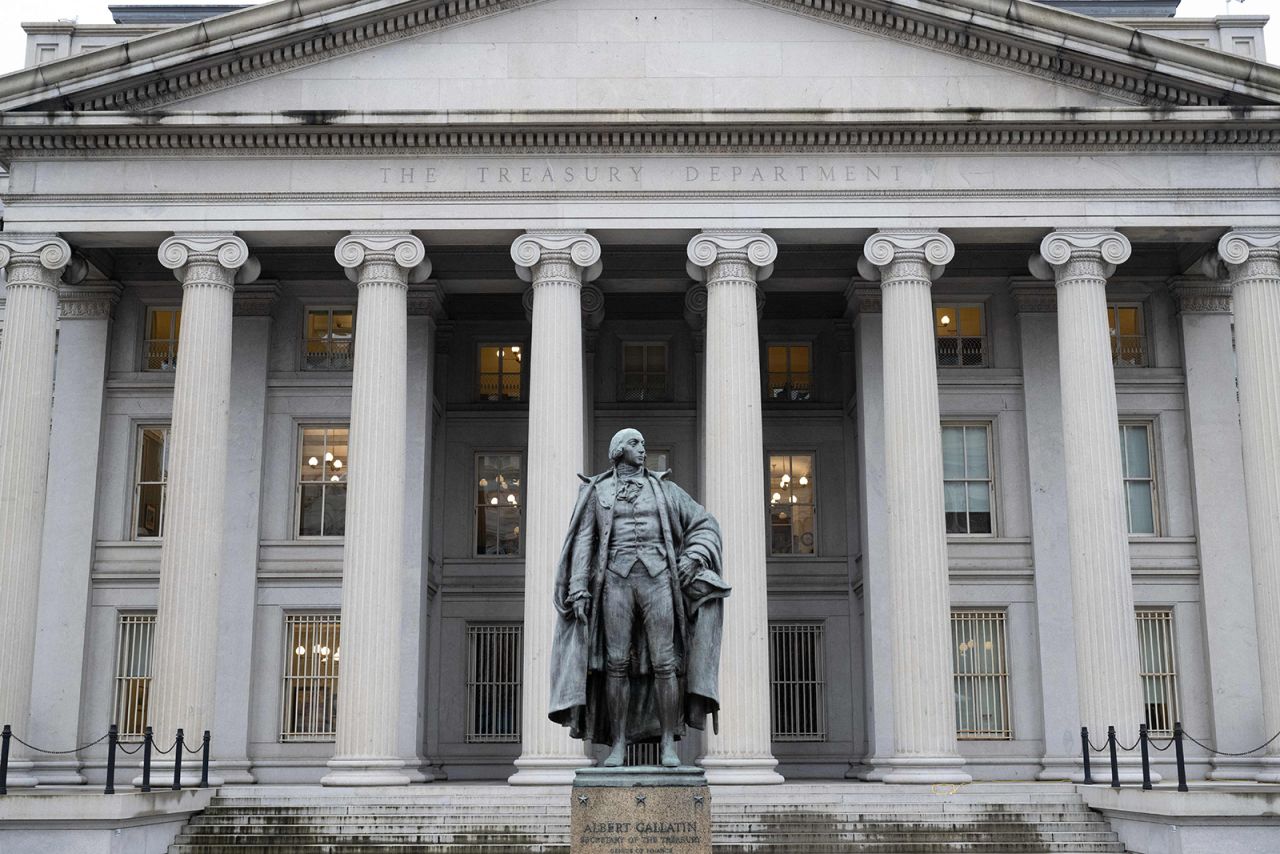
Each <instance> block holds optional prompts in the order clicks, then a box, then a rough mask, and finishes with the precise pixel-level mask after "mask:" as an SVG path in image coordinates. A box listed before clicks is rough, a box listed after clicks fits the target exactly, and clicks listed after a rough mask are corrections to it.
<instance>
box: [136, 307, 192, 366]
mask: <svg viewBox="0 0 1280 854" xmlns="http://www.w3.org/2000/svg"><path fill="white" fill-rule="evenodd" d="M181 327H182V309H180V308H149V309H147V331H146V337H145V340H144V341H143V348H142V350H143V353H142V369H143V370H144V371H172V370H174V369H175V368H177V367H178V332H179V331H180V329H181Z"/></svg>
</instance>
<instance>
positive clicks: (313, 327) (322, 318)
mask: <svg viewBox="0 0 1280 854" xmlns="http://www.w3.org/2000/svg"><path fill="white" fill-rule="evenodd" d="M328 334H329V312H328V310H327V309H319V310H316V309H312V310H311V311H308V312H307V337H308V338H324V337H325V336H326V335H328Z"/></svg>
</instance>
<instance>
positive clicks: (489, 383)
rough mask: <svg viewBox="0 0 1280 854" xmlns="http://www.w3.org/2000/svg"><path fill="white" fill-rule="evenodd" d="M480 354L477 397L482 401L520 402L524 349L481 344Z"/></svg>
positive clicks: (508, 345) (515, 345)
mask: <svg viewBox="0 0 1280 854" xmlns="http://www.w3.org/2000/svg"><path fill="white" fill-rule="evenodd" d="M479 353H480V355H479V368H478V370H477V372H476V396H477V397H478V398H480V399H481V400H495V401H496V400H519V399H520V365H521V363H522V362H523V361H524V348H523V347H521V346H520V345H519V344H481V345H480V351H479Z"/></svg>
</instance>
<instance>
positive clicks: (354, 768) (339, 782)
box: [320, 757, 409, 786]
mask: <svg viewBox="0 0 1280 854" xmlns="http://www.w3.org/2000/svg"><path fill="white" fill-rule="evenodd" d="M328 766H329V773H328V774H326V775H324V776H323V777H321V778H320V785H322V786H407V785H409V775H408V774H406V773H405V771H404V760H403V759H375V758H372V757H370V758H342V759H338V758H336V757H335V758H333V759H330V760H329V762H328Z"/></svg>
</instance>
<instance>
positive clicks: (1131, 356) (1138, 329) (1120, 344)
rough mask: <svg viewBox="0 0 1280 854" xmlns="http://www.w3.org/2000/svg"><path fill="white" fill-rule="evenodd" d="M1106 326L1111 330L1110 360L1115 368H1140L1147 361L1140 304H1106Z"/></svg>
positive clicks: (1145, 338)
mask: <svg viewBox="0 0 1280 854" xmlns="http://www.w3.org/2000/svg"><path fill="white" fill-rule="evenodd" d="M1107 326H1108V328H1109V329H1110V330H1111V360H1112V362H1113V363H1114V364H1115V366H1116V367H1117V368H1140V367H1142V366H1143V365H1145V364H1146V363H1147V336H1146V335H1144V334H1143V331H1142V307H1141V306H1137V305H1109V306H1107Z"/></svg>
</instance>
